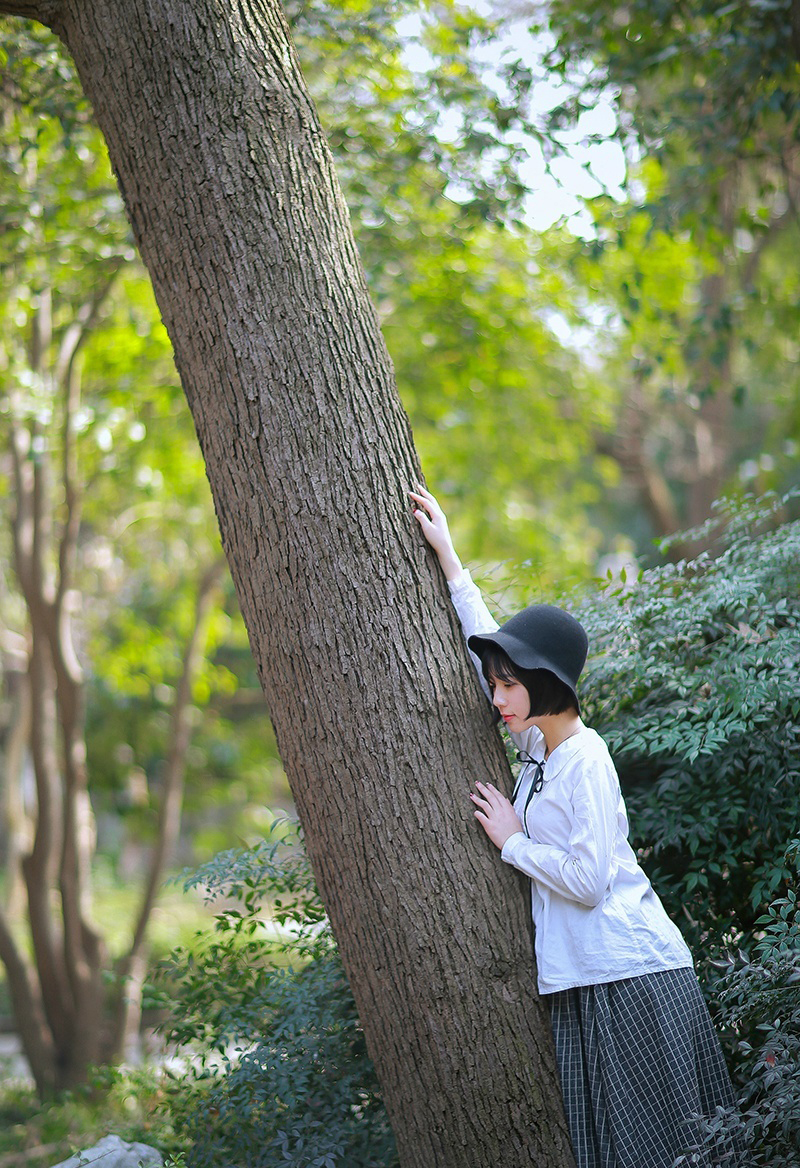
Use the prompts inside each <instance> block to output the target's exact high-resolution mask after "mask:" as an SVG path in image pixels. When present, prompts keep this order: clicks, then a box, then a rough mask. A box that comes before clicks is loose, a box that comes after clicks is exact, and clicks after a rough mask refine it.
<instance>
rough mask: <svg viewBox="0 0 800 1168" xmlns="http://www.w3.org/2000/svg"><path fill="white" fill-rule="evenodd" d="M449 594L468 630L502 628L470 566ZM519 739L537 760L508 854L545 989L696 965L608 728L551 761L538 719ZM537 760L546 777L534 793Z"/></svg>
mask: <svg viewBox="0 0 800 1168" xmlns="http://www.w3.org/2000/svg"><path fill="white" fill-rule="evenodd" d="M450 594H451V596H452V599H453V603H454V605H455V608H456V612H457V613H458V616H459V620H460V621H461V627H462V629H463V631H464V635H465V637H467V638H469V637H471V636H472V635H473V634H474V633H490V632H494V631H495V630H496V629H497V628H498V625H497V622H496V621H495V620H494V618H493V617H492V615H491V613H490V612H489V610H488V608H487V607H486V605H485V603H484V601H483V597H482V596H481V594H480V592H479V590H478V588H477V587H476V585H475V584H474V583H473V581H472V578H471V576H470V574H469V572H468V571H466V570H465V571H464V572H463V574H462V575H461V577H460V578H459V579H458V580H455V581H450ZM472 656H473V660H474V661H475V663H476V666H477V667H478V669H480V662H479V661H478V659H477V658H476V657H475V655H474V654H473V655H472ZM482 680H483V679H482ZM484 688H485V687H484ZM511 737H512V739H513V740H514V742H515V744H516V745H517V747H518V748H519V750H520V751H521V752H523V754H524V755H527V756H528V757H529V758H531V759H532V760H534V761H533V762H530V763H524V764H523V767H522V770H521V772H520V778H519V781H518V783H517V790H516V797H515V799H514V809H515V811H516V812H517V814H518V815H519V817H520V820H521V821H522V822H523V824H524V827H525V830H524V832H522V831H520V832H517V833H516V834H514V835H512V836H511V837H510V838H509V839H508V840H506V843H505V845H504V847H503V850H502V853H501V855H502V858H503V860H504V861H505V862H506V863H507V864H513V866H514V867H515V868H518V869H519V870H520V871H521V872H524V873H525V874H526V875H527V876H530V877H531V905H532V912H533V923H534V926H535V935H536V965H537V971H538V983H539V992H540V993H541V994H552V993H555V992H557V991H558V990H566V989H571V988H573V987H574V986H582V985H598V984H600V983H603V982H610V981H619V980H620V979H622V978H626V977H638V976H640V975H641V974H645V973H657V972H659V971H661V970H667V969H682V968H684V967H686V966H691V965H692V955H691V953H690V952H689V949H688V947H687V945H686V942H685V941H684V940H683V937H682V936H681V934H680V931H679V929H678V928H677V926H676V925H674V924H673V922H672V921H671V920H670V919H669V917H668V916H667V914H666V912H665V911H664V908H663V906H662V904H661V901H660V900H659V899H658V897H657V896H656V894H655V892H654V891H653V887H652V885H651V884H650V881H649V880H648V878H647V876H646V875H645V873H644V872H643V871H642V869H641V868H640V867H639V865H638V863H637V860H636V855H635V853H634V851H633V849H632V848H631V846H630V843H629V842H628V817H627V813H626V811H625V803H624V800H623V798H622V793H621V791H620V786H619V779H618V777H617V772H616V770H615V769H614V764H613V762H612V761H611V756H610V755H609V753H608V747H607V746H606V744H605V742H604V741H603V739H602V738H601V737H600V735H599V734H597V733H596V732H595V731H594V730H591V729H589V728H588V727H583V729H581V730H580V731H579V732H578V733H577V734H574V735H572V737H570V738H567V739H565V740H564V742H562V743H561V744H560V745H559V746H558V747H556V749H555V750H554V751H553V752H552V754H550V755H549V756H548V758H547V759H546V760H545V758H544V747H545V743H544V736H543V735H542V733H541V732H540V731H539V730H538V729H537V728H536V727H535V726H534V727H531V728H530V729H529V730H526V731H524V733H522V734H512V735H511ZM537 762H538V763H541V764H542V766H543V769H542V772H541V773H542V778H543V784H542V787H541V790H540V791H538V792H536V793H533V792H532V787H533V784H534V780H535V778H536V775H537V772H538V771H539V767H538V766H537V765H535V764H536V763H537Z"/></svg>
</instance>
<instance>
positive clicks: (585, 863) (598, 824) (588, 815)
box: [501, 761, 620, 908]
mask: <svg viewBox="0 0 800 1168" xmlns="http://www.w3.org/2000/svg"><path fill="white" fill-rule="evenodd" d="M619 800H620V791H619V781H618V779H617V777H616V774H615V773H614V772H613V770H609V768H607V767H606V766H604V765H603V764H602V762H599V761H594V762H592V763H589V764H588V765H586V766H584V767H582V768H581V774H580V776H579V778H578V781H577V782H576V784H575V788H574V790H573V792H572V795H571V797H570V804H571V810H572V825H571V829H570V832H569V838H568V839H567V840H565V842H564V846H563V847H561V846H559V845H556V844H540V843H535V842H534V841H533V840H530V839H528V838H527V836H525V835H523V833H522V832H521V831H520V832H516V833H515V834H514V835H512V836H510V837H509V838H508V839H507V840H506V842H505V844H504V845H503V850H502V853H501V854H502V857H503V859H504V860H505V862H506V863H507V864H513V866H514V867H515V868H519V870H520V871H521V872H524V873H525V874H526V875H527V876H530V877H531V878H532V879H533V880H535V881H536V882H537V884H543V885H545V886H546V887H548V888H551V889H553V891H555V892H558V893H560V894H561V896H566V897H568V898H569V899H570V900H576V901H578V903H579V904H584V905H586V906H587V907H588V908H594V907H595V906H596V905H598V904H600V902H601V901H602V899H603V897H604V895H605V893H606V890H607V889H608V887H609V885H610V883H611V877H612V874H613V863H614V846H615V839H616V832H617V813H618V809H619Z"/></svg>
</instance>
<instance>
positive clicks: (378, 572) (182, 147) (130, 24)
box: [0, 0, 572, 1168]
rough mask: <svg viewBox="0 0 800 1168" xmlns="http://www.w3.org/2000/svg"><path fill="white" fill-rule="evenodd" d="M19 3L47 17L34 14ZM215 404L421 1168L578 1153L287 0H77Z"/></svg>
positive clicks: (230, 483)
mask: <svg viewBox="0 0 800 1168" xmlns="http://www.w3.org/2000/svg"><path fill="white" fill-rule="evenodd" d="M0 6H1V7H2V8H3V9H4V10H5V11H14V10H16V11H25V12H26V13H27V14H29V15H30V14H31V9H32V7H35V6H32V5H31V4H30V3H21V4H19V5H17V6H16V8H15V5H14V4H13V3H11V2H9V0H4V2H3V3H2V5H0ZM36 14H37V15H38V17H39V19H42V20H44V21H45V22H46V23H49V24H50V25H51V27H53V28H54V30H55V31H56V32H57V33H58V34H59V35H60V36H61V37H62V38H63V39H64V41H65V42H66V44H67V45H68V47H69V48H70V50H71V52H72V53H73V56H74V58H75V61H76V64H77V68H78V71H79V73H80V75H81V78H82V80H83V83H84V86H85V88H86V90H87V92H88V94H89V96H90V98H91V100H92V101H93V103H94V107H95V111H96V114H97V118H98V121H99V123H100V126H101V128H102V130H103V132H104V133H105V136H106V140H107V142H108V145H109V151H110V154H111V158H112V162H113V165H114V167H115V169H116V172H117V175H118V178H119V181H120V187H121V190H122V193H123V197H124V199H125V202H126V206H127V208H128V212H129V214H130V217H131V221H132V224H133V227H134V231H135V234H136V236H137V239H138V242H139V245H140V248H141V251H142V255H143V257H144V259H145V262H146V263H147V265H148V267H149V269H150V272H151V275H152V278H153V283H154V287H155V290H156V295H157V297H158V301H159V304H160V307H161V311H162V314H163V317H164V320H165V323H166V325H167V328H168V330H169V332H170V336H171V338H172V341H173V344H174V347H175V353H176V359H177V363H178V367H179V369H180V372H181V376H182V379H183V383H184V387H185V390H186V393H187V397H188V399H189V403H190V406H191V408H192V412H193V415H194V418H195V423H196V427H197V431H198V435H199V438H200V442H201V445H202V448H203V452H204V455H205V459H206V463H207V467H208V475H209V479H210V481H211V486H212V490H213V494H214V499H215V504H216V508H217V514H218V517H219V522H220V527H221V531H222V537H223V543H224V546H225V550H226V554H227V557H228V560H229V563H230V565H231V569H232V572H233V576H234V580H235V583H236V587H237V591H238V595H239V600H240V603H241V606H242V611H243V613H244V618H245V621H246V623H247V626H248V629H249V633H250V638H251V644H252V648H253V652H254V654H255V658H256V661H257V664H258V668H259V671H260V675H261V679H262V683H263V686H264V689H265V692H266V694H267V698H268V701H269V705H270V709H271V713H272V718H273V721H274V723H275V729H276V733H277V736H278V742H279V746H280V749H281V754H282V757H283V760H284V763H285V766H286V769H287V773H288V775H289V779H290V782H291V784H292V789H293V792H294V796H295V799H296V801H297V805H298V809H299V813H300V816H301V819H302V821H303V824H304V827H305V831H306V839H307V843H308V848H309V852H310V856H311V860H312V863H313V866H314V870H315V873H316V876H317V879H318V881H319V884H320V888H321V891H322V894H323V896H324V898H325V901H326V904H327V906H328V909H329V912H330V915H331V920H332V923H333V927H334V930H335V932H336V935H337V938H338V940H339V945H340V948H341V952H342V957H343V960H344V962H345V965H346V968H347V971H348V974H349V977H350V980H351V983H352V987H353V991H354V994H355V997H356V1001H357V1003H358V1007H359V1010H360V1013H361V1017H362V1020H363V1023H364V1027H365V1031H366V1034H367V1039H368V1044H369V1048H370V1051H371V1053H372V1056H373V1058H374V1060H375V1063H376V1066H377V1069H378V1073H379V1075H380V1078H381V1081H382V1083H383V1087H384V1090H385V1095H386V1101H387V1105H388V1108H389V1112H390V1116H391V1119H392V1122H393V1125H394V1128H395V1132H396V1134H397V1138H398V1143H399V1146H400V1151H401V1159H402V1162H403V1164H404V1165H405V1166H406V1168H411V1166H417V1165H419V1166H425V1168H434V1166H435V1168H448V1166H453V1168H455V1166H456V1165H458V1168H462V1166H463V1165H464V1164H469V1165H470V1168H482V1166H486V1168H488V1166H489V1165H491V1166H492V1168H496V1166H497V1165H498V1164H502V1165H503V1168H516V1166H517V1165H518V1166H519V1168H522V1166H523V1165H524V1166H525V1168H529V1165H530V1164H531V1163H535V1164H537V1165H539V1168H550V1166H552V1168H555V1166H556V1165H558V1166H562V1165H569V1164H571V1163H572V1155H571V1151H570V1149H569V1144H568V1139H567V1136H566V1130H565V1123H564V1118H563V1113H562V1108H561V1101H560V1096H559V1092H558V1087H557V1080H556V1073H555V1069H554V1063H553V1057H552V1049H551V1036H550V1032H549V1026H548V1024H547V1021H546V1018H545V1016H544V1013H543V1011H542V1009H541V1007H540V1006H539V1004H538V1002H537V1001H536V996H535V992H534V983H533V980H532V969H531V966H532V958H531V945H530V933H529V924H528V920H529V910H528V906H527V903H526V898H525V897H524V896H523V895H521V892H520V885H519V883H518V881H517V879H516V877H515V875H514V874H513V873H511V872H510V871H509V870H507V869H504V868H503V867H502V865H501V864H500V862H499V860H498V857H497V853H496V851H495V850H494V849H493V847H492V846H491V845H490V844H489V843H488V842H487V841H486V839H485V838H483V836H482V833H481V831H480V829H479V828H478V827H477V826H476V825H475V823H474V820H473V817H472V812H471V807H470V804H469V802H468V800H467V791H468V788H469V786H470V783H471V781H472V779H473V778H474V777H476V776H479V775H480V776H482V777H484V778H485V777H488V778H491V779H492V780H494V781H495V782H499V783H502V782H503V781H504V780H505V778H506V777H507V767H506V765H505V760H504V755H503V751H502V747H501V744H500V741H499V739H498V737H497V735H496V734H495V733H493V731H492V729H491V724H490V719H489V714H488V710H487V707H486V703H485V701H484V699H483V698H482V696H481V694H480V691H479V689H478V686H477V682H476V679H475V678H474V676H473V675H472V673H471V668H470V665H469V662H468V659H467V657H466V653H465V652H464V650H463V647H461V648H459V646H460V645H461V641H460V635H459V632H458V629H457V627H456V624H455V621H454V619H453V617H452V615H451V613H450V611H449V608H448V603H447V600H446V596H445V593H444V588H443V584H442V581H441V579H440V577H439V576H438V575H437V571H436V569H435V566H434V565H433V564H432V562H431V559H430V557H429V556H428V555H427V554H426V553H425V551H424V549H423V547H422V546H421V543H420V538H419V535H418V532H417V531H416V529H415V525H414V522H413V520H412V519H411V517H410V512H409V508H408V506H407V502H406V498H405V493H404V492H405V490H406V488H407V487H408V486H409V485H410V484H411V483H412V482H413V481H414V480H415V479H416V478H417V477H418V475H419V469H418V464H417V459H416V455H415V452H414V449H413V445H412V440H411V435H410V433H409V427H408V424H407V420H406V417H405V415H404V413H403V411H402V408H401V407H400V404H399V402H398V399H397V396H396V393H395V390H394V386H393V377H392V371H391V367H390V362H389V360H388V357H387V354H386V351H385V348H384V345H383V342H382V338H381V336H380V332H379V329H378V325H377V321H376V317H375V314H374V311H373V309H372V307H371V305H370V302H369V299H368V296H367V293H366V289H365V285H364V280H363V275H362V272H361V268H360V264H359V262H358V258H357V256H356V253H355V248H354V244H353V241H352V236H351V233H350V229H349V224H348V220H347V214H346V210H345V208H344V206H343V204H342V199H341V196H340V193H339V190H338V186H337V183H336V180H335V177H334V174H333V171H332V166H331V160H330V156H329V152H328V149H327V145H326V143H325V139H324V136H323V133H322V131H321V129H320V127H319V124H318V121H317V118H316V114H315V111H314V109H313V107H312V105H311V102H310V100H309V98H308V96H307V93H306V90H305V87H304V85H303V82H302V80H301V77H300V72H299V69H298V66H297V62H296V59H295V55H294V52H293V49H292V47H291V44H290V41H289V38H288V33H287V29H286V25H285V21H284V19H283V15H282V13H281V11H280V9H279V8H278V6H277V3H276V2H275V0H241V2H240V3H239V4H237V5H222V6H220V5H218V4H215V3H213V2H212V0H136V2H135V3H131V2H130V0H125V2H122V0H97V2H96V3H87V2H86V0H65V2H64V3H61V4H56V5H53V4H47V5H43V6H42V7H41V8H39V9H37V10H36Z"/></svg>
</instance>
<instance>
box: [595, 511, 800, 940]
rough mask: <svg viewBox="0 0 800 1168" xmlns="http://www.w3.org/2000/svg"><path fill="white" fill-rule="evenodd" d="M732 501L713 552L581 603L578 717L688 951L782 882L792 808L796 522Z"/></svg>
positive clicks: (797, 713)
mask: <svg viewBox="0 0 800 1168" xmlns="http://www.w3.org/2000/svg"><path fill="white" fill-rule="evenodd" d="M785 505H786V501H785V500H768V501H766V502H761V503H755V502H752V501H750V502H748V503H745V504H741V505H739V506H738V507H734V506H733V505H732V504H727V505H726V506H725V507H724V508H720V511H719V514H718V516H717V522H718V525H719V528H720V530H719V532H718V535H717V539H718V542H719V543H720V544H721V549H720V551H719V554H717V555H716V556H715V557H714V558H711V557H710V556H708V555H702V556H700V557H699V558H698V559H696V560H693V561H691V562H684V563H680V564H676V565H668V566H666V567H660V568H657V569H654V570H652V571H647V572H644V573H642V575H641V576H640V578H639V579H638V581H636V583H635V584H634V585H633V586H629V585H628V583H627V582H623V584H622V585H621V586H613V585H609V586H608V587H607V588H606V589H605V590H604V591H603V592H602V593H601V594H600V595H599V596H598V597H596V598H593V599H591V600H589V601H587V603H586V605H585V607H584V609H583V611H582V620H583V621H584V623H585V624H586V626H587V630H588V632H589V637H590V642H591V644H592V649H593V655H592V657H591V659H590V663H589V666H588V669H587V675H586V682H585V688H584V692H585V703H584V704H585V709H586V716H587V718H588V720H589V721H591V723H592V724H593V725H594V726H595V727H596V728H597V730H598V731H599V732H600V733H601V734H603V736H604V737H605V738H606V740H607V741H608V744H609V747H610V748H611V751H612V754H613V756H614V758H615V761H616V764H617V767H618V770H619V773H620V780H621V782H622V786H623V789H624V791H625V794H626V799H627V803H628V807H629V810H630V813H631V826H632V833H633V843H634V846H635V847H637V849H638V852H639V856H640V859H641V862H642V863H643V864H644V866H645V867H646V868H647V870H648V872H649V874H650V876H651V878H652V880H653V883H654V885H655V887H656V889H657V891H658V893H659V895H660V896H661V898H662V900H663V901H664V903H665V906H666V908H667V910H668V912H669V913H670V915H672V916H673V918H674V919H675V920H676V921H677V922H678V923H679V924H680V925H681V927H682V929H683V931H684V932H685V934H686V935H687V939H688V940H689V943H690V944H691V945H692V946H693V948H694V949H695V950H696V952H697V953H698V954H699V953H700V952H711V951H713V950H714V949H719V948H720V947H721V946H722V945H723V944H724V942H726V941H727V942H728V943H730V942H731V939H736V940H738V939H739V938H744V939H745V940H747V939H748V938H750V937H751V936H752V934H753V931H754V929H755V927H756V922H757V920H758V918H759V917H760V916H762V915H763V914H764V913H765V912H766V910H767V906H768V905H769V903H770V901H771V900H772V899H773V898H774V897H775V896H778V895H780V893H781V892H782V891H785V890H786V889H787V888H788V886H789V880H790V873H789V870H788V869H787V867H786V865H785V863H784V859H783V857H784V852H785V849H786V846H787V844H788V842H789V839H790V838H791V835H792V832H793V830H794V829H795V828H796V824H797V823H798V821H799V820H800V690H799V689H798V686H797V675H798V667H799V666H800V523H798V522H793V523H786V524H784V525H782V526H779V527H777V528H776V527H775V523H776V522H777V521H779V520H780V518H781V517H782V514H783V512H784V509H785Z"/></svg>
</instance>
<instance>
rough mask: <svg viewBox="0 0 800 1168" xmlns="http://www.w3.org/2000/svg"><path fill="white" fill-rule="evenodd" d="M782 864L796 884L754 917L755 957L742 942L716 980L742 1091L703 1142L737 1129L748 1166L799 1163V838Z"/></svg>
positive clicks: (718, 1142) (788, 1167) (716, 1143)
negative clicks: (730, 1111)
mask: <svg viewBox="0 0 800 1168" xmlns="http://www.w3.org/2000/svg"><path fill="white" fill-rule="evenodd" d="M785 864H786V868H787V871H788V872H789V873H790V874H791V885H792V886H791V887H790V888H789V889H788V890H787V892H786V895H785V896H783V897H780V898H778V899H777V900H775V901H773V903H772V904H771V905H770V906H769V909H768V910H767V912H766V914H765V915H764V916H763V917H760V918H759V919H758V921H757V922H756V925H757V928H758V933H757V937H758V940H757V941H756V942H755V943H754V945H753V947H752V953H753V957H752V959H750V958H749V957H748V956H747V954H745V953H743V952H742V951H741V950H740V951H739V953H738V955H737V956H736V957H734V956H729V957H728V960H727V963H726V965H725V967H724V974H723V975H722V976H721V978H720V979H719V981H718V983H717V984H716V985H715V986H714V987H713V996H714V1002H715V1005H716V1008H717V1016H718V1021H719V1024H720V1025H721V1026H722V1028H723V1029H724V1031H725V1033H726V1034H727V1035H728V1036H729V1037H730V1038H731V1039H732V1040H733V1042H734V1049H735V1054H736V1072H735V1081H736V1083H737V1084H738V1086H739V1092H738V1095H739V1097H738V1101H737V1111H736V1112H735V1113H734V1114H733V1115H729V1116H716V1117H714V1119H713V1120H711V1121H710V1122H709V1123H707V1124H706V1125H705V1133H704V1135H705V1141H704V1144H703V1146H704V1147H705V1148H706V1149H708V1148H709V1147H712V1148H720V1147H723V1146H724V1141H725V1138H726V1136H727V1135H728V1134H729V1133H730V1132H731V1131H734V1132H736V1133H737V1134H738V1136H739V1138H740V1140H741V1141H742V1144H743V1146H744V1148H745V1149H746V1155H747V1165H748V1168H761V1166H762V1165H771V1166H773V1168H796V1165H797V1149H798V1148H800V912H798V905H797V887H798V880H799V879H800V840H797V839H795V840H792V842H791V844H790V846H789V848H788V849H787V851H786V855H785ZM699 1150H700V1149H699V1148H698V1149H695V1151H699ZM679 1163H685V1164H687V1165H688V1164H691V1163H693V1161H692V1160H691V1158H685V1159H684V1160H682V1161H680V1162H679Z"/></svg>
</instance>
